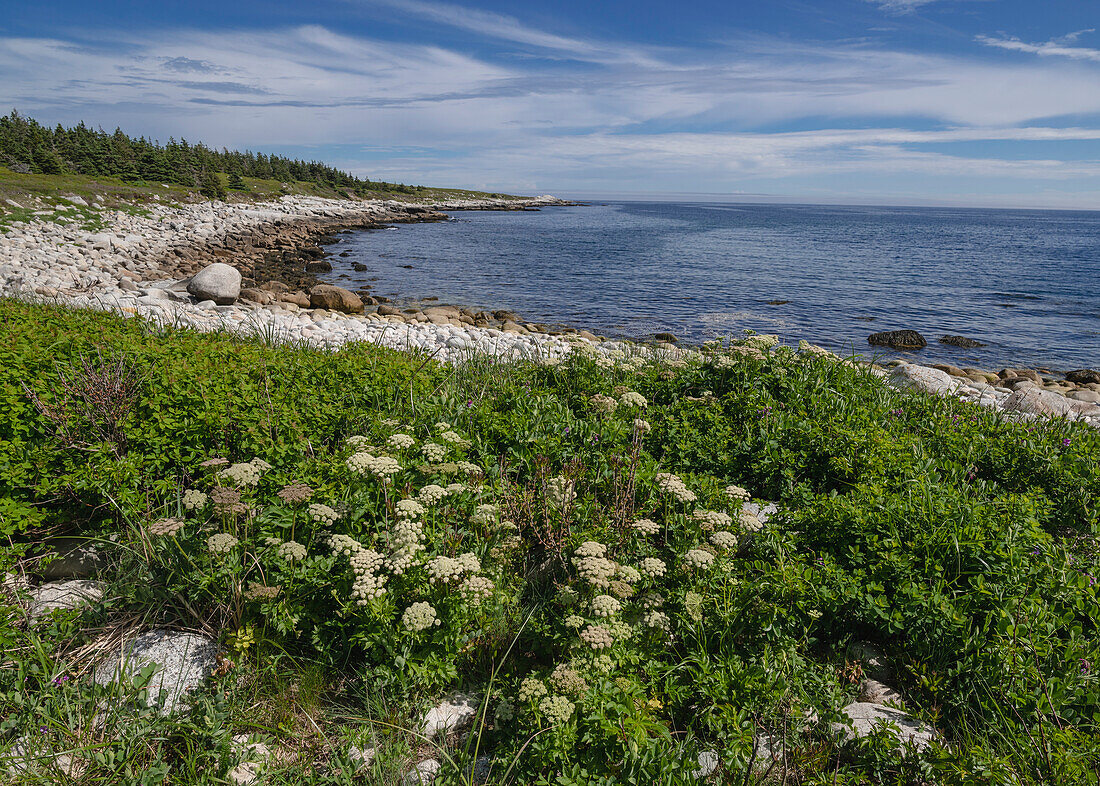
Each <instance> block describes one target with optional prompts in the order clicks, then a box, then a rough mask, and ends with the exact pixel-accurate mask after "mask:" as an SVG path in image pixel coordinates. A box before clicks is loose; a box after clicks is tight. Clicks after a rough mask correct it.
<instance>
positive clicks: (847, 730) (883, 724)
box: [831, 701, 939, 751]
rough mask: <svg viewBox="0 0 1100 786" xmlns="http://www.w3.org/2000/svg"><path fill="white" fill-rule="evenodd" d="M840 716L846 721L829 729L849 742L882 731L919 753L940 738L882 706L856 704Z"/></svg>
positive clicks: (918, 722) (902, 713)
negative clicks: (843, 716)
mask: <svg viewBox="0 0 1100 786" xmlns="http://www.w3.org/2000/svg"><path fill="white" fill-rule="evenodd" d="M841 713H842V714H843V715H845V716H847V720H848V722H847V723H834V724H831V729H832V731H833V734H835V735H837V736H838V737H841V738H842V739H844V740H846V741H848V742H851V741H852V740H856V739H860V738H863V737H867V736H869V735H870V734H871V733H872V732H875V731H877V730H879V729H885V730H886V731H888V732H889V733H890V734H891V735H892V736H893V737H894V738H895V739H896V740H897V741H898V742H900V743H901V744H902V745H905V746H909V747H912V748H915V749H916V750H918V751H920V750H924V749H925V748H927V747H928V746H929V744H931V743H932V741H933V740H935V739H937V738H938V737H939V733H938V732H937V731H936V730H935V729H934V728H932V727H931V726H929V725H928V724H927V723H924V722H923V721H920V720H917V719H916V718H914V717H913V716H912V715H910V714H908V713H906V712H902V711H901V710H899V709H895V708H893V707H887V706H884V705H882V704H873V703H871V702H867V701H857V702H855V703H854V704H849V705H848V706H847V707H845V708H844V709H843V710H841Z"/></svg>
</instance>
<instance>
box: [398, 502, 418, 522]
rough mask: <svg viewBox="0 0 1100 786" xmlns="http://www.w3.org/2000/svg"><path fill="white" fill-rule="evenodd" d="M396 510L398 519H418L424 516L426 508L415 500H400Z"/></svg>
mask: <svg viewBox="0 0 1100 786" xmlns="http://www.w3.org/2000/svg"><path fill="white" fill-rule="evenodd" d="M394 508H395V509H396V510H397V515H398V517H399V518H403V519H418V518H420V517H421V516H423V515H424V506H423V505H421V504H420V503H419V502H417V501H416V500H415V499H402V500H398V502H397V504H396V505H394Z"/></svg>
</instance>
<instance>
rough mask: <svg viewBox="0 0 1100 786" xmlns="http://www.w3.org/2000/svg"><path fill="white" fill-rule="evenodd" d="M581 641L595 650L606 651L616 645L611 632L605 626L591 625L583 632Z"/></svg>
mask: <svg viewBox="0 0 1100 786" xmlns="http://www.w3.org/2000/svg"><path fill="white" fill-rule="evenodd" d="M581 640H582V641H584V643H585V644H586V645H588V646H589V647H591V648H592V649H594V650H604V649H607V648H608V647H610V646H611V645H612V644H614V643H615V639H614V638H613V637H612V635H611V631H609V630H608V629H607V628H605V627H604V626H603V625H589V626H588V627H587V628H585V629H584V630H582V631H581Z"/></svg>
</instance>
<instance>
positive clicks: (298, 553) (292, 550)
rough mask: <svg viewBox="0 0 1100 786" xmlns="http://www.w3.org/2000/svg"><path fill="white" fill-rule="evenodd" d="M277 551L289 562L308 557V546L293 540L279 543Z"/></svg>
mask: <svg viewBox="0 0 1100 786" xmlns="http://www.w3.org/2000/svg"><path fill="white" fill-rule="evenodd" d="M276 553H277V554H278V555H279V556H280V557H282V558H283V559H285V560H286V561H287V562H297V561H299V560H303V559H305V558H306V553H307V552H306V547H305V546H303V545H302V544H301V543H297V542H295V541H293V540H288V541H287V542H286V543H281V544H279V548H278V549H277V550H276Z"/></svg>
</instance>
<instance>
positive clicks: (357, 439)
mask: <svg viewBox="0 0 1100 786" xmlns="http://www.w3.org/2000/svg"><path fill="white" fill-rule="evenodd" d="M344 444H346V445H347V446H348V447H349V448H351V449H352V450H355V451H363V452H367V453H369V452H371V451H372V450H374V446H373V445H372V444H370V440H369V439H367V438H366V437H363V436H360V435H358V434H356V435H355V436H354V437H348V438H347V439H346V440H344Z"/></svg>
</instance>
